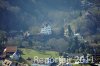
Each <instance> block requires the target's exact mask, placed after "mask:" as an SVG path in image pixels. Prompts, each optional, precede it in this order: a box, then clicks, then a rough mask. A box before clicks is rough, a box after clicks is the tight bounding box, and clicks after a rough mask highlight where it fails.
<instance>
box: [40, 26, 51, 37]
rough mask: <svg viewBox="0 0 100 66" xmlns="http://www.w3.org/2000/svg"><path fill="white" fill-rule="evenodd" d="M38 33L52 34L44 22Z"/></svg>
mask: <svg viewBox="0 0 100 66" xmlns="http://www.w3.org/2000/svg"><path fill="white" fill-rule="evenodd" d="M40 34H44V35H50V34H52V29H51V26H50V25H48V24H46V25H44V26H43V27H42V28H41V31H40Z"/></svg>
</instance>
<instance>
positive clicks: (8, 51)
mask: <svg viewBox="0 0 100 66" xmlns="http://www.w3.org/2000/svg"><path fill="white" fill-rule="evenodd" d="M3 54H5V55H6V56H8V57H10V58H11V59H15V60H19V58H20V53H19V52H18V50H17V46H7V47H6V48H5V49H4V52H3Z"/></svg>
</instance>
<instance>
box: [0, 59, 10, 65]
mask: <svg viewBox="0 0 100 66" xmlns="http://www.w3.org/2000/svg"><path fill="white" fill-rule="evenodd" d="M11 64H12V61H10V60H7V59H5V60H4V61H3V63H2V66H11Z"/></svg>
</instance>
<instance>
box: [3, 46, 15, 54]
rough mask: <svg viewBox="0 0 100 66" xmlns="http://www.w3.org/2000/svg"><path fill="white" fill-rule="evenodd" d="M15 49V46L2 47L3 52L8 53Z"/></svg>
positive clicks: (13, 51)
mask: <svg viewBox="0 0 100 66" xmlns="http://www.w3.org/2000/svg"><path fill="white" fill-rule="evenodd" d="M16 51H17V46H7V47H6V48H5V49H4V52H5V53H9V54H13V53H15V52H16Z"/></svg>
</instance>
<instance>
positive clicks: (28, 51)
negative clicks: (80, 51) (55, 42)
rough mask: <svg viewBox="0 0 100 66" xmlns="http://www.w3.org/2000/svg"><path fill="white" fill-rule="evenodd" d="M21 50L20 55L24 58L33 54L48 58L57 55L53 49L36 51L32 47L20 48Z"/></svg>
mask: <svg viewBox="0 0 100 66" xmlns="http://www.w3.org/2000/svg"><path fill="white" fill-rule="evenodd" d="M21 50H22V51H23V54H22V55H21V56H22V57H23V58H24V59H27V58H28V57H31V58H34V56H38V57H39V58H49V57H51V56H52V57H54V58H57V57H59V54H58V52H55V51H45V52H41V51H36V50H33V49H26V48H25V49H21Z"/></svg>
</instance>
